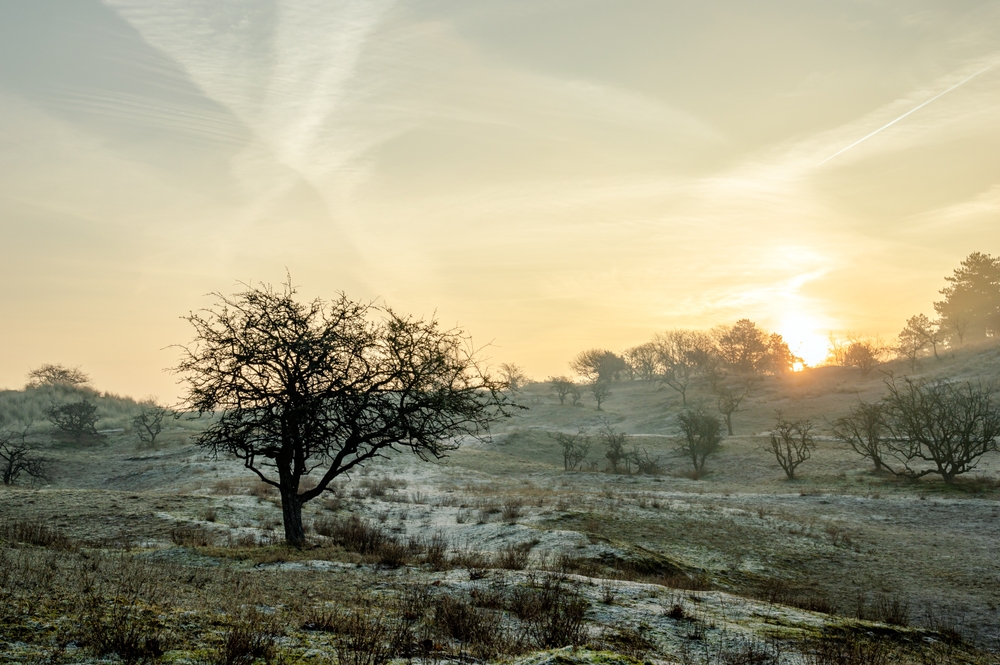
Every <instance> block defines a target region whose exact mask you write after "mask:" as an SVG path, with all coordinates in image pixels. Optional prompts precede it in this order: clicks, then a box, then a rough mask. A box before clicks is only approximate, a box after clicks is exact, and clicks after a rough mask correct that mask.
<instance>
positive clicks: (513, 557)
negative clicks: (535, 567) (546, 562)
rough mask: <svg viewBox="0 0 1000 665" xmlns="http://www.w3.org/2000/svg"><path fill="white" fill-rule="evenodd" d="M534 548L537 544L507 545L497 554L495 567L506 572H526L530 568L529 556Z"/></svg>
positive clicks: (529, 542)
mask: <svg viewBox="0 0 1000 665" xmlns="http://www.w3.org/2000/svg"><path fill="white" fill-rule="evenodd" d="M534 546H535V543H533V542H531V541H528V542H525V543H518V544H513V543H512V544H510V545H507V546H506V547H504V548H502V549H501V550H499V551H498V552H497V555H496V560H495V565H496V566H497V568H503V569H505V570H524V569H525V568H527V567H528V559H529V555H530V553H531V548H533V547H534Z"/></svg>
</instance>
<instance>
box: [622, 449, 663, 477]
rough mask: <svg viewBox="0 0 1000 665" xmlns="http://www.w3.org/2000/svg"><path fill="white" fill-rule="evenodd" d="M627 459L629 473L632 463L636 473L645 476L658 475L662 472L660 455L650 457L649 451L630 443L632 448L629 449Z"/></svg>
mask: <svg viewBox="0 0 1000 665" xmlns="http://www.w3.org/2000/svg"><path fill="white" fill-rule="evenodd" d="M627 460H628V462H627V463H628V465H629V466H628V468H629V472H630V473H631V470H632V465H633V464H634V465H635V472H636V473H640V474H644V475H647V476H658V475H660V474H661V473H663V463H662V462H661V461H660V456H659V455H657V456H656V457H650V455H649V451H647V450H646V449H645V448H642V447H639V446H637V445H635V444H632V450H630V451H629V453H628V457H627Z"/></svg>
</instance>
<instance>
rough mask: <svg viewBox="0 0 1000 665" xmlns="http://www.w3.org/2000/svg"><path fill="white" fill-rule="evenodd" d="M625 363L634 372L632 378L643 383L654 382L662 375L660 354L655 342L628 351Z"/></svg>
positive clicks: (626, 351) (625, 354)
mask: <svg viewBox="0 0 1000 665" xmlns="http://www.w3.org/2000/svg"><path fill="white" fill-rule="evenodd" d="M624 356H625V362H627V363H628V365H629V367H630V368H631V370H632V376H634V377H636V378H638V379H639V380H641V381H653V380H655V379H656V377H657V376H658V375H659V374H660V363H659V359H660V358H659V353H657V348H656V345H655V344H654V343H653V342H646V343H645V344H640V345H639V346H633V347H632V348H631V349H626V350H625V353H624Z"/></svg>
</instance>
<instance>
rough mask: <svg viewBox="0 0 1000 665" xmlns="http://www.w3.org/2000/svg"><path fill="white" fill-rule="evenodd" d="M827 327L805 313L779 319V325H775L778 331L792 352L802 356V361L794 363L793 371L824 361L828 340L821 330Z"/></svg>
mask: <svg viewBox="0 0 1000 665" xmlns="http://www.w3.org/2000/svg"><path fill="white" fill-rule="evenodd" d="M827 328H828V327H827V326H823V325H821V324H820V323H819V322H818V321H817V320H816V319H814V318H812V317H810V316H808V315H805V314H792V315H789V316H786V317H785V318H783V319H782V320H781V325H779V326H778V327H777V331H778V333H780V334H781V336H782V337H783V338H784V339H785V342H786V343H787V344H788V348H789V349H791V350H792V353H794V354H795V355H797V356H799V357H800V358H802V363H795V366H794V367H793V368H792V369H793V370H794V371H796V372H800V371H802V370H803V369H804V368H805V367H806V366H809V367H815V366H816V365H822V364H823V363H824V362H825V361H826V358H827V355H828V354H829V352H830V342H829V339H828V337H827V335H825V334H824V333H823V330H824V329H827Z"/></svg>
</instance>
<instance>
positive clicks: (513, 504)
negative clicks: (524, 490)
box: [500, 497, 524, 524]
mask: <svg viewBox="0 0 1000 665" xmlns="http://www.w3.org/2000/svg"><path fill="white" fill-rule="evenodd" d="M522 508H524V502H523V501H522V500H521V499H518V498H517V497H507V498H506V499H504V502H503V503H502V504H501V505H500V517H501V518H503V521H504V522H506V523H507V524H517V520H519V519H520V518H521V509H522Z"/></svg>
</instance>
